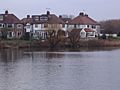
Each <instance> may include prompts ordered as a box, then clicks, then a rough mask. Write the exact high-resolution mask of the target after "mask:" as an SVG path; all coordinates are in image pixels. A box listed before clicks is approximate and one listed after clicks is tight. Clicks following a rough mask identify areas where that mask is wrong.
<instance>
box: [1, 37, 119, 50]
mask: <svg viewBox="0 0 120 90" xmlns="http://www.w3.org/2000/svg"><path fill="white" fill-rule="evenodd" d="M70 46H71V43H70V42H66V43H65V42H63V43H59V44H58V45H57V46H56V48H57V47H70ZM78 46H79V47H80V48H81V47H120V40H119V39H109V40H108V39H107V40H102V39H100V40H80V42H79V43H78ZM29 47H35V48H39V47H45V48H49V42H47V41H36V40H33V41H25V40H1V41H0V48H29Z"/></svg>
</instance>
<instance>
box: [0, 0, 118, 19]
mask: <svg viewBox="0 0 120 90" xmlns="http://www.w3.org/2000/svg"><path fill="white" fill-rule="evenodd" d="M46 8H50V11H51V12H52V13H55V14H57V15H59V14H72V15H75V16H77V15H78V14H79V12H80V11H84V12H85V13H87V14H88V15H89V16H90V17H92V18H93V19H95V20H96V21H101V20H106V19H120V10H119V9H120V0H0V13H4V11H5V10H6V9H7V10H9V12H10V13H14V14H15V15H16V16H18V17H19V18H23V17H25V16H26V15H27V14H30V15H33V14H42V13H45V12H46V11H47V9H46Z"/></svg>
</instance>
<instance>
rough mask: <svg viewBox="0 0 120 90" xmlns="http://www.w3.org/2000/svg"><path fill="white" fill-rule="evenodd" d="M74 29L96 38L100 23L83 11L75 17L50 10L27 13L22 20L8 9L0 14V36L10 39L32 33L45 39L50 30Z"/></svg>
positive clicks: (81, 34) (84, 35)
mask: <svg viewBox="0 0 120 90" xmlns="http://www.w3.org/2000/svg"><path fill="white" fill-rule="evenodd" d="M73 29H77V30H80V36H81V38H86V37H93V38H94V37H96V36H98V35H99V32H100V24H99V23H98V22H96V21H95V20H93V19H92V18H90V17H89V16H88V15H87V14H85V13H83V12H80V13H79V15H78V16H77V17H75V18H73V19H72V18H65V17H62V16H61V15H60V16H57V15H55V14H51V13H50V11H47V12H46V13H45V14H40V15H31V16H30V15H27V16H26V18H23V19H22V20H20V19H19V18H18V17H16V16H15V15H14V14H10V13H9V12H8V10H6V11H5V13H4V14H0V36H3V37H7V38H9V39H13V38H18V39H19V38H21V37H22V36H23V35H29V34H31V33H32V36H33V37H34V38H36V39H37V38H41V39H45V38H46V37H47V32H48V31H51V30H55V31H56V32H57V31H58V30H64V31H65V32H67V31H70V30H73ZM66 36H67V34H66Z"/></svg>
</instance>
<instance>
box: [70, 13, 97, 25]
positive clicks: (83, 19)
mask: <svg viewBox="0 0 120 90" xmlns="http://www.w3.org/2000/svg"><path fill="white" fill-rule="evenodd" d="M71 24H83V25H84V24H87V25H99V23H98V22H96V21H95V20H93V19H92V18H90V17H89V16H88V15H87V14H84V13H80V15H79V16H77V17H75V18H74V19H73V20H72V21H71Z"/></svg>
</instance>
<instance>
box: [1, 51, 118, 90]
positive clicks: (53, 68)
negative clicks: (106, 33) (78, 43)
mask: <svg viewBox="0 0 120 90" xmlns="http://www.w3.org/2000/svg"><path fill="white" fill-rule="evenodd" d="M0 90H120V49H117V50H115V49H114V50H105V51H87V52H86V51H82V52H43V51H34V52H28V51H26V50H10V49H8V50H0Z"/></svg>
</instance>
